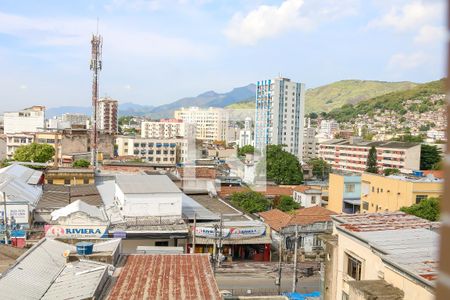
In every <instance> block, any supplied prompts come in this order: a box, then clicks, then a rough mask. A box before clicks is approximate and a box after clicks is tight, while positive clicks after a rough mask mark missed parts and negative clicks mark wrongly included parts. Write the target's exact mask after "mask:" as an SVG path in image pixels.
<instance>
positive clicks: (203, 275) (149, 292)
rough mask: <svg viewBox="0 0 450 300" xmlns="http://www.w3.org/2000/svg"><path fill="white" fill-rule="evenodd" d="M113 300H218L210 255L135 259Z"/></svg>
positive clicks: (131, 259) (130, 258)
mask: <svg viewBox="0 0 450 300" xmlns="http://www.w3.org/2000/svg"><path fill="white" fill-rule="evenodd" d="M108 299H110V300H115V299H130V300H131V299H136V300H137V299H139V300H141V299H152V300H153V299H165V300H178V299H184V300H216V299H217V300H218V299H222V298H221V296H220V294H219V289H218V287H217V283H216V280H215V278H214V275H213V272H212V268H211V264H210V262H209V255H208V254H185V255H131V256H128V257H127V261H126V264H125V267H124V268H123V270H121V272H120V275H119V278H118V280H117V282H116V284H115V286H114V287H113V289H112V291H111V294H110V295H109V298H108Z"/></svg>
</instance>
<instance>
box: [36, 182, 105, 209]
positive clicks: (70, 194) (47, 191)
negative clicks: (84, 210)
mask: <svg viewBox="0 0 450 300" xmlns="http://www.w3.org/2000/svg"><path fill="white" fill-rule="evenodd" d="M43 190H44V193H43V195H42V197H41V199H40V200H39V202H38V204H37V208H38V209H51V208H61V207H65V206H67V205H68V204H70V203H73V202H75V201H76V200H82V201H83V202H85V203H87V204H89V205H94V206H103V201H102V198H101V197H100V194H99V192H98V190H97V187H96V186H95V185H94V184H83V185H73V186H66V185H55V184H46V185H44V189H43Z"/></svg>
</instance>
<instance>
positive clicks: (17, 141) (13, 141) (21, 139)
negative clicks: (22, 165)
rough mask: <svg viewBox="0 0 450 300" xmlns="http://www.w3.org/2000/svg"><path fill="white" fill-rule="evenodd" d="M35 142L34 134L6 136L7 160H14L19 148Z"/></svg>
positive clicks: (11, 134)
mask: <svg viewBox="0 0 450 300" xmlns="http://www.w3.org/2000/svg"><path fill="white" fill-rule="evenodd" d="M33 142H34V133H30V132H27V133H24V132H20V133H10V134H6V158H7V159H12V158H13V157H14V153H15V152H16V150H17V148H19V147H20V146H26V145H29V144H31V143H33Z"/></svg>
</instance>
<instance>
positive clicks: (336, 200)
mask: <svg viewBox="0 0 450 300" xmlns="http://www.w3.org/2000/svg"><path fill="white" fill-rule="evenodd" d="M328 182H329V183H328V189H329V191H330V192H329V195H328V204H327V208H328V209H329V210H332V211H334V212H336V213H348V214H352V213H357V212H359V211H360V205H361V175H359V174H351V173H348V174H346V173H330V177H329V181H328Z"/></svg>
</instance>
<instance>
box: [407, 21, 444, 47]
mask: <svg viewBox="0 0 450 300" xmlns="http://www.w3.org/2000/svg"><path fill="white" fill-rule="evenodd" d="M445 32H446V31H445V27H444V26H432V25H425V26H423V27H422V28H420V29H419V32H418V33H417V35H416V36H415V37H414V42H415V43H418V44H437V43H443V42H444V41H445Z"/></svg>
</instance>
